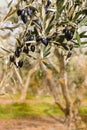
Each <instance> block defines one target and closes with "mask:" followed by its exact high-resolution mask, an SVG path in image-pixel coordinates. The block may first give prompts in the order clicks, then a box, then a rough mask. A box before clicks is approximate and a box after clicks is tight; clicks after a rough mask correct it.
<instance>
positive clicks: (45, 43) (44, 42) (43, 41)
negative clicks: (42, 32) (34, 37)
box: [41, 38, 48, 46]
mask: <svg viewBox="0 0 87 130" xmlns="http://www.w3.org/2000/svg"><path fill="white" fill-rule="evenodd" d="M41 41H42V43H43V44H44V45H45V46H47V45H48V41H47V39H46V38H42V39H41Z"/></svg>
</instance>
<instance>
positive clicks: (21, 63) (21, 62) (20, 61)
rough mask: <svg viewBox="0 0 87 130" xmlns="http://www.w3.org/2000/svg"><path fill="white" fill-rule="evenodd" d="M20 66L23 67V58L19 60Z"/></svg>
mask: <svg viewBox="0 0 87 130" xmlns="http://www.w3.org/2000/svg"><path fill="white" fill-rule="evenodd" d="M18 66H19V67H20V68H21V67H22V66H23V61H22V60H19V61H18Z"/></svg>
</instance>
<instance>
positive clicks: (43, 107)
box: [0, 102, 63, 118]
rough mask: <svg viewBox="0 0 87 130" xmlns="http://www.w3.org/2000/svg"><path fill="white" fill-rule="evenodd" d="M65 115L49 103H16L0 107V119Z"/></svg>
mask: <svg viewBox="0 0 87 130" xmlns="http://www.w3.org/2000/svg"><path fill="white" fill-rule="evenodd" d="M53 115H63V113H62V112H61V111H60V109H59V108H58V107H57V106H56V105H51V104H49V103H44V102H43V103H37V104H27V103H20V104H19V103H14V104H8V105H3V104H1V105H0V118H21V117H33V116H53Z"/></svg>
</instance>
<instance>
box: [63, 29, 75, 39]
mask: <svg viewBox="0 0 87 130" xmlns="http://www.w3.org/2000/svg"><path fill="white" fill-rule="evenodd" d="M73 35H74V32H73V31H72V30H71V29H69V30H67V31H66V32H65V37H66V39H67V41H69V40H71V39H72V38H73Z"/></svg>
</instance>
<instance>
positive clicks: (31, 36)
mask: <svg viewBox="0 0 87 130" xmlns="http://www.w3.org/2000/svg"><path fill="white" fill-rule="evenodd" d="M33 40H34V35H32V34H31V35H29V37H27V38H26V41H33Z"/></svg>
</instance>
